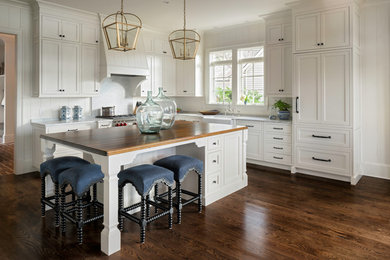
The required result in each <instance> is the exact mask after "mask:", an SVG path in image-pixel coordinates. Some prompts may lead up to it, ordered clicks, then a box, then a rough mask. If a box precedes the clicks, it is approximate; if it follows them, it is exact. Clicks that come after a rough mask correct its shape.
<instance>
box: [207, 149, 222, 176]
mask: <svg viewBox="0 0 390 260" xmlns="http://www.w3.org/2000/svg"><path fill="white" fill-rule="evenodd" d="M221 160H222V152H221V151H215V152H210V153H208V154H207V169H206V170H207V172H214V171H217V170H219V169H221V165H222V161H221Z"/></svg>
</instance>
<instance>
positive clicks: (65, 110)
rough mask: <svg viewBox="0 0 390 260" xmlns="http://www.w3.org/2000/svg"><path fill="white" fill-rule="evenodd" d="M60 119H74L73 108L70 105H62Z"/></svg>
mask: <svg viewBox="0 0 390 260" xmlns="http://www.w3.org/2000/svg"><path fill="white" fill-rule="evenodd" d="M59 117H60V120H70V119H72V110H71V109H70V107H68V106H62V107H61V109H60V115H59Z"/></svg>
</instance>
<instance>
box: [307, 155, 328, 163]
mask: <svg viewBox="0 0 390 260" xmlns="http://www.w3.org/2000/svg"><path fill="white" fill-rule="evenodd" d="M311 158H312V159H313V160H315V161H320V162H331V161H332V160H331V159H327V160H326V159H320V158H316V157H314V156H313V157H311Z"/></svg>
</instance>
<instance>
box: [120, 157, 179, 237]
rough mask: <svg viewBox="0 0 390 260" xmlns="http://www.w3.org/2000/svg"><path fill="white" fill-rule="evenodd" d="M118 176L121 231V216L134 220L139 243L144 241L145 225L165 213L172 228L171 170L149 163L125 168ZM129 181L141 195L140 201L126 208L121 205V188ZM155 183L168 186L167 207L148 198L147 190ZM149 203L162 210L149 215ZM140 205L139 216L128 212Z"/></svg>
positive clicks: (121, 225) (121, 226)
mask: <svg viewBox="0 0 390 260" xmlns="http://www.w3.org/2000/svg"><path fill="white" fill-rule="evenodd" d="M118 178H119V182H118V185H119V194H118V195H119V196H118V197H119V212H118V215H119V229H120V230H121V231H123V217H125V218H127V219H129V220H131V221H134V222H136V223H138V224H139V226H140V240H141V243H144V242H145V227H146V225H147V224H148V223H150V222H152V221H154V220H156V219H159V218H161V217H163V216H165V215H168V226H169V229H171V228H172V214H173V208H172V185H173V183H174V181H173V172H172V171H170V170H168V169H165V168H162V167H159V166H155V165H150V164H143V165H138V166H135V167H132V168H128V169H125V170H123V171H121V172H120V173H119V174H118ZM128 183H131V184H132V185H133V187H134V188H135V189H136V191H137V193H138V194H139V195H140V196H141V202H139V203H136V204H133V205H131V206H129V207H127V208H124V206H123V188H124V187H125V186H126V184H128ZM157 183H164V184H165V185H167V186H168V192H167V194H168V208H166V207H163V206H162V205H160V204H157V203H155V202H154V201H151V200H150V197H149V192H150V190H151V189H152V188H153V186H154V185H155V184H157ZM150 205H152V206H154V207H156V208H159V209H161V210H162V212H161V213H159V214H156V215H154V216H151V217H150V216H149V215H150ZM139 207H141V216H140V218H137V217H135V216H134V215H130V214H129V213H128V212H129V211H131V210H134V209H136V208H139Z"/></svg>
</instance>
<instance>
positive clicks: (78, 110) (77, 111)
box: [73, 106, 83, 119]
mask: <svg viewBox="0 0 390 260" xmlns="http://www.w3.org/2000/svg"><path fill="white" fill-rule="evenodd" d="M82 117H83V108H82V107H81V106H74V108H73V119H81V118H82Z"/></svg>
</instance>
